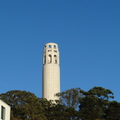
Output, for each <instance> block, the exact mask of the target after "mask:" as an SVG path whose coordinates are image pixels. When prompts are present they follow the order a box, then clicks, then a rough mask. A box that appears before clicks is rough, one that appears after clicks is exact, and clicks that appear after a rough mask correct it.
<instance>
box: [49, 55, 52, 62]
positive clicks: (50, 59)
mask: <svg viewBox="0 0 120 120" xmlns="http://www.w3.org/2000/svg"><path fill="white" fill-rule="evenodd" d="M48 63H52V55H48Z"/></svg>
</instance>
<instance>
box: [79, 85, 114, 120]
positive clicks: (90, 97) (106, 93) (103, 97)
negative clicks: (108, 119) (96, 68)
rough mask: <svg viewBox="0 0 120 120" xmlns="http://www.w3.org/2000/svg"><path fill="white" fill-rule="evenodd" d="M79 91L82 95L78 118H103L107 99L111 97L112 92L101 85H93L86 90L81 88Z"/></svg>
mask: <svg viewBox="0 0 120 120" xmlns="http://www.w3.org/2000/svg"><path fill="white" fill-rule="evenodd" d="M81 93H83V95H84V97H83V98H81V99H80V106H79V108H80V113H79V116H80V118H81V119H85V120H96V119H103V118H104V117H105V111H106V109H107V107H108V105H109V99H110V98H113V93H112V92H111V91H110V90H109V89H105V88H102V87H94V88H92V89H90V90H89V91H88V92H86V91H83V90H81Z"/></svg>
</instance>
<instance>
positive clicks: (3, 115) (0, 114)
mask: <svg viewBox="0 0 120 120" xmlns="http://www.w3.org/2000/svg"><path fill="white" fill-rule="evenodd" d="M0 120H10V106H9V105H8V104H6V103H5V102H3V101H2V100H0Z"/></svg>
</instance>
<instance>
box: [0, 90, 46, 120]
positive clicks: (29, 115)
mask: <svg viewBox="0 0 120 120" xmlns="http://www.w3.org/2000/svg"><path fill="white" fill-rule="evenodd" d="M0 98H1V99H2V100H4V101H5V102H6V103H8V104H9V105H10V106H11V110H12V112H11V120H46V117H45V116H44V108H42V107H41V105H40V103H39V99H38V98H37V97H36V96H35V95H34V94H33V93H31V92H26V91H20V90H12V91H8V92H7V93H4V94H0Z"/></svg>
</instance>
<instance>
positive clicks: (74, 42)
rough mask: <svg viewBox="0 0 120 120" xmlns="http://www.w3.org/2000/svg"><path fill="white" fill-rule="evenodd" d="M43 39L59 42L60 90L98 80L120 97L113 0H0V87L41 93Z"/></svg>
mask: <svg viewBox="0 0 120 120" xmlns="http://www.w3.org/2000/svg"><path fill="white" fill-rule="evenodd" d="M48 42H55V43H57V44H58V45H59V50H60V67H61V91H64V90H67V89H71V88H77V87H80V88H81V89H83V90H89V89H91V88H93V87H94V86H101V87H104V88H106V89H110V90H111V91H113V93H114V95H115V100H117V101H119V102H120V1H119V0H0V83H1V87H0V93H5V92H7V91H9V90H26V91H30V92H32V93H34V94H36V95H37V96H38V97H41V93H42V52H43V47H44V44H46V43H48Z"/></svg>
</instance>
